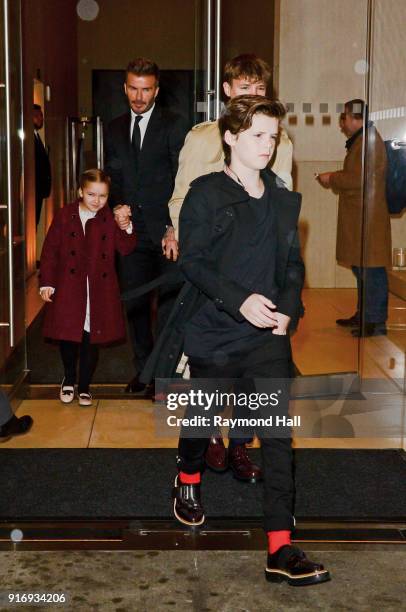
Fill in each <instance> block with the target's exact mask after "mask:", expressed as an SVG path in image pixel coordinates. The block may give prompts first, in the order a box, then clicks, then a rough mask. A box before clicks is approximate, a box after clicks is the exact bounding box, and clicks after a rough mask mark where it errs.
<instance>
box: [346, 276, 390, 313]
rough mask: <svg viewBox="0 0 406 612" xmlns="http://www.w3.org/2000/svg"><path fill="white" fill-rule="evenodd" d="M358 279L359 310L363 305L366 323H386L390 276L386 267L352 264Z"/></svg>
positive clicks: (359, 310)
mask: <svg viewBox="0 0 406 612" xmlns="http://www.w3.org/2000/svg"><path fill="white" fill-rule="evenodd" d="M352 271H353V273H354V274H355V277H356V279H357V289H358V304H357V312H358V313H360V314H362V313H361V305H362V307H363V317H361V318H362V319H363V321H364V322H365V323H385V322H386V320H387V318H388V276H387V274H386V268H359V267H358V266H352Z"/></svg>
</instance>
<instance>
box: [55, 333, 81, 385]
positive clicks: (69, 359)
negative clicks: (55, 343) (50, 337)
mask: <svg viewBox="0 0 406 612" xmlns="http://www.w3.org/2000/svg"><path fill="white" fill-rule="evenodd" d="M59 348H60V352H61V357H62V363H63V367H64V370H65V380H64V384H65V385H67V386H71V387H73V386H74V385H75V384H76V368H77V361H78V350H79V343H78V342H70V341H69V340H61V341H60V343H59Z"/></svg>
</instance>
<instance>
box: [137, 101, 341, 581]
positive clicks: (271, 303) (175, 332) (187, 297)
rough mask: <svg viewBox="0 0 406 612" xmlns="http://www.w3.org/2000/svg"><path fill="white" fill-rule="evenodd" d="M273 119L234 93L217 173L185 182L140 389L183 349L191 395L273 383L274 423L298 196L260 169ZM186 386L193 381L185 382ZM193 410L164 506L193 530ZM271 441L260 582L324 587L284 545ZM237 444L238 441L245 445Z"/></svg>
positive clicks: (278, 470) (201, 450) (296, 252)
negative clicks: (176, 288) (164, 306)
mask: <svg viewBox="0 0 406 612" xmlns="http://www.w3.org/2000/svg"><path fill="white" fill-rule="evenodd" d="M283 115H284V109H283V106H282V105H281V104H280V103H279V102H275V101H271V100H268V99H267V98H264V97H261V96H252V95H244V96H238V97H236V98H233V99H232V100H231V101H230V102H228V104H227V106H226V108H225V111H224V113H223V115H222V116H221V117H220V120H219V129H220V134H221V137H222V141H223V149H224V154H225V166H224V170H223V171H222V172H213V173H211V174H208V175H206V176H201V177H200V178H198V179H196V180H195V181H193V182H192V184H191V187H190V190H189V192H188V194H187V196H186V199H185V201H184V204H183V207H182V211H181V214H180V234H179V244H180V254H181V256H180V267H181V269H182V271H183V273H184V275H185V277H186V279H187V281H188V282H186V283H185V286H184V288H183V289H182V291H181V293H180V295H179V298H178V301H177V303H176V305H175V306H174V309H173V311H172V313H171V316H170V318H169V319H168V322H167V325H166V327H165V329H164V331H163V333H162V337H161V338H160V339H159V340H158V343H157V349H156V351H155V355H154V354H153V356H152V357H151V359H150V362H149V364H147V366H146V368H145V371H144V373H143V375H142V380H143V382H147V377H148V376H150V375H153V374H155V376H156V377H159V378H169V377H170V376H173V372H174V369H175V368H176V360H177V358H178V355H179V354H181V352H182V351H184V353H185V354H186V355H187V356H188V357H189V366H190V374H191V379H192V385H195V386H196V385H198V390H200V389H201V387H200V385H202V384H203V381H202V380H201V379H204V381H206V382H205V384H206V386H205V387H204V388H205V389H206V388H208V389H209V390H210V391H213V390H214V389H217V388H218V386H217V385H218V383H220V384H221V380H220V379H222V380H226V381H228V380H232V379H234V380H235V379H237V380H236V382H235V383H234V389H236V388H237V387H238V389H241V390H242V391H243V392H244V396H245V397H246V398H247V397H248V395H247V391H248V390H250V389H251V388H253V389H258V386H259V388H260V389H261V388H262V389H266V390H268V387H269V385H271V390H274V391H275V390H276V389H278V392H277V395H278V401H277V411H278V416H281V417H285V418H287V415H288V408H289V403H288V388H289V378H290V376H291V349H290V340H289V333H288V330H289V326H290V325H292V326H294V325H295V324H296V322H297V319H298V317H299V314H300V310H301V301H300V295H301V290H302V286H303V280H304V266H303V262H302V259H301V256H300V247H299V242H298V238H297V222H298V216H299V210H300V195H299V194H297V193H293V192H290V191H288V190H287V189H283V188H281V187H280V186H279V185H278V183H277V181H276V180H275V176H274V175H273V174H272V173H270V172H269V171H267V170H265V169H266V167H267V165H268V163H269V161H270V159H271V157H272V154H273V152H274V150H275V146H276V142H277V138H278V132H279V120H280V118H281V117H283ZM158 351H159V353H158ZM193 379H200V380H198V381H197V382H196V383H193ZM269 379H274V380H275V379H276V380H277V381H278V382H277V383H276V382H272V380H269ZM276 384H277V386H276V387H275V385H276ZM192 388H194V387H192ZM282 389H285V391H284V393H283V394H282ZM279 394H281V395H279ZM274 395H275V394H274ZM195 405H196V404H195ZM247 406H249V402H248V400H247V401H246V403H245V405H244V406H243V407H242V408H241V412H242V416H245V417H252V416H255V413H253V414H252V413H251V414H250V410H249V407H247ZM192 407H193V403H191V404H189V406H188V408H187V411H186V415H185V416H186V424H185V425H184V426H183V427H182V429H181V437H180V439H179V447H178V470H179V473H178V474H177V476H176V479H175V486H174V489H173V499H174V502H173V503H174V505H173V508H174V514H175V517H176V518H177V520H179V521H180V522H181V523H183V524H186V525H191V526H194V525H201V524H202V523H203V522H204V520H205V516H204V509H203V505H202V501H201V497H200V481H201V474H202V472H203V470H204V457H205V452H206V449H207V446H208V444H209V439H210V435H211V433H210V428H209V427H208V428H207V432H205V431H204V427H200V428H199V427H197V428H196V431H194V430H193V427H191V426H189V427H187V426H186V425H187V418H188V417H189V416H193V415H194V414H198V415H202V414H204V415H208V414H209V413H208V412H206V408H205V407H204V406H199V407H198V408H197V409H195V410H193V408H192ZM203 408H204V410H203ZM268 412H269V409H265V408H264V409H263V410H262V408H261V416H262V414H263V413H264V414H265V416H269V415H268ZM271 414H272V413H271ZM213 422H214V423H215V421H213ZM189 423H192V420H189ZM258 423H259V421H258ZM281 431H282V430H281V429H280V428H276V429H275V428H274V429H273V430H272V429H269V428H268V429H267V428H266V427H264V426H260V425H258V428H257V434H258V436H259V438H260V439H261V452H262V470H263V478H264V490H265V496H264V515H265V516H264V527H265V531H266V533H267V536H268V542H269V548H268V552H269V554H268V560H267V561H268V562H267V566H266V570H265V572H266V578H267V579H268V580H270V581H272V582H281V581H283V580H286V581H287V582H288V583H289V584H291V585H295V586H301V585H307V584H317V583H320V582H325V581H326V580H329V573H328V571H327V570H325V569H324V568H323V566H322V565H320V564H318V563H314V562H313V561H310V560H309V559H307V557H306V556H305V554H304V553H303V552H302V551H301V550H299V549H298V548H296V547H294V546H292V545H291V538H290V534H291V531H292V529H293V528H294V517H293V498H294V481H293V470H292V461H293V457H292V445H291V432H290V430H289V429H287V428H285V430H284V431H283V433H281ZM204 434H206V435H204ZM243 434H244V431H242V432H241V435H238V437H240V438H244V435H243ZM245 437H246V436H245Z"/></svg>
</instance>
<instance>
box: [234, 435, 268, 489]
mask: <svg viewBox="0 0 406 612" xmlns="http://www.w3.org/2000/svg"><path fill="white" fill-rule="evenodd" d="M228 465H229V467H230V468H231V469H232V471H233V476H234V478H237V480H243V481H245V482H258V481H259V480H262V472H261V468H260V467H259V466H258V465H256V464H255V463H253V462H252V461H251V459H250V458H249V455H248V451H247V449H246V448H245V445H244V444H239V445H237V446H234V447H232V448H229V449H228Z"/></svg>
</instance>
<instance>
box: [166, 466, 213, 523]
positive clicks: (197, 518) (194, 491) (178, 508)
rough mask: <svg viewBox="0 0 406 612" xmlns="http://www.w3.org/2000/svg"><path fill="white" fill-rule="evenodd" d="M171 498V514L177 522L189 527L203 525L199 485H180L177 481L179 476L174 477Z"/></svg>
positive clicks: (203, 518) (203, 517)
mask: <svg viewBox="0 0 406 612" xmlns="http://www.w3.org/2000/svg"><path fill="white" fill-rule="evenodd" d="M172 497H173V512H174V515H175V517H176V518H177V519H178V521H180V522H181V523H183V524H184V525H189V526H190V527H195V526H197V525H202V523H204V520H205V516H204V510H203V506H202V503H201V501H200V484H182V483H181V482H180V481H179V476H176V478H175V484H174V487H173V491H172Z"/></svg>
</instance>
